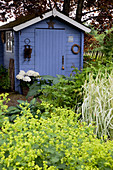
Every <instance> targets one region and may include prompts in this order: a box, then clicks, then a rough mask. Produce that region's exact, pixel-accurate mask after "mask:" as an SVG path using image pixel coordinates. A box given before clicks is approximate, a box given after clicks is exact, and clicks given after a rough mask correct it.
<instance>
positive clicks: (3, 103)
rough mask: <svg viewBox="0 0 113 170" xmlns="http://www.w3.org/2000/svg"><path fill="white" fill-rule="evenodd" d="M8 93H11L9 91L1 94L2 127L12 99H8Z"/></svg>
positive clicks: (0, 117)
mask: <svg viewBox="0 0 113 170" xmlns="http://www.w3.org/2000/svg"><path fill="white" fill-rule="evenodd" d="M8 95H9V94H8V93H5V94H3V93H2V94H0V129H1V127H2V124H3V122H4V117H5V115H6V113H7V109H8V106H7V103H8V101H9V100H10V99H7V96H8Z"/></svg>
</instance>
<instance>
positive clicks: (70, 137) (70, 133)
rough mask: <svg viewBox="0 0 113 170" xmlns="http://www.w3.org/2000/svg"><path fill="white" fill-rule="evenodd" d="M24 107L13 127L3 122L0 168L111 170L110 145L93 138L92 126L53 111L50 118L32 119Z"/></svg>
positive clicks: (112, 153)
mask: <svg viewBox="0 0 113 170" xmlns="http://www.w3.org/2000/svg"><path fill="white" fill-rule="evenodd" d="M27 108H28V106H26V107H22V114H23V116H22V117H17V119H16V120H15V123H14V124H11V123H9V121H7V119H6V121H5V122H4V125H3V127H2V131H1V132H0V169H3V170H10V169H14V170H22V169H23V170H31V169H43V170H46V169H49V170H56V169H59V170H61V169H67V170H68V169H70V170H73V169H74V170H91V169H95V170H96V169H100V170H104V169H109V170H112V169H113V142H112V141H106V142H104V141H101V140H99V139H96V137H95V136H94V134H93V127H92V126H89V127H88V126H87V125H86V124H85V123H80V122H77V117H78V116H77V115H76V114H75V113H74V112H72V111H70V110H66V109H60V108H57V109H56V112H55V113H51V118H46V119H44V118H40V119H35V118H34V117H33V115H32V114H31V113H30V109H27ZM38 112H40V111H39V110H38V111H37V115H38ZM35 117H37V116H35Z"/></svg>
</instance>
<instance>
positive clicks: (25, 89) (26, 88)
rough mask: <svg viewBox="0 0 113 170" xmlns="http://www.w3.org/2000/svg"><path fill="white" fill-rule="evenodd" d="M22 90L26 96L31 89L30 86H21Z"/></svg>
mask: <svg viewBox="0 0 113 170" xmlns="http://www.w3.org/2000/svg"><path fill="white" fill-rule="evenodd" d="M21 90H22V94H23V95H24V96H27V93H28V91H29V87H21Z"/></svg>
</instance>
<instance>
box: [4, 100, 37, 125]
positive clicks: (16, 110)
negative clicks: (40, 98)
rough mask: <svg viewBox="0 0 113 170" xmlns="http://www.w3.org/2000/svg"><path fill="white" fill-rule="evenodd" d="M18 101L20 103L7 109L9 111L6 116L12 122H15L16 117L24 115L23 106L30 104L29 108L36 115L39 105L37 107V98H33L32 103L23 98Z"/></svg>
mask: <svg viewBox="0 0 113 170" xmlns="http://www.w3.org/2000/svg"><path fill="white" fill-rule="evenodd" d="M17 102H18V103H19V104H18V105H16V106H10V107H9V108H8V109H7V113H6V114H5V116H7V117H8V118H9V121H10V122H14V120H15V119H16V117H17V116H18V115H19V116H22V112H21V111H22V107H21V106H23V107H25V106H26V105H27V106H28V107H27V109H30V112H31V113H32V115H33V116H34V115H35V113H36V111H37V107H36V102H37V100H36V98H34V99H32V100H31V101H30V103H28V101H27V100H26V101H23V100H17Z"/></svg>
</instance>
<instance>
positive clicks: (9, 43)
mask: <svg viewBox="0 0 113 170" xmlns="http://www.w3.org/2000/svg"><path fill="white" fill-rule="evenodd" d="M9 46H10V47H9ZM6 52H11V53H12V52H13V32H12V31H6Z"/></svg>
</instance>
